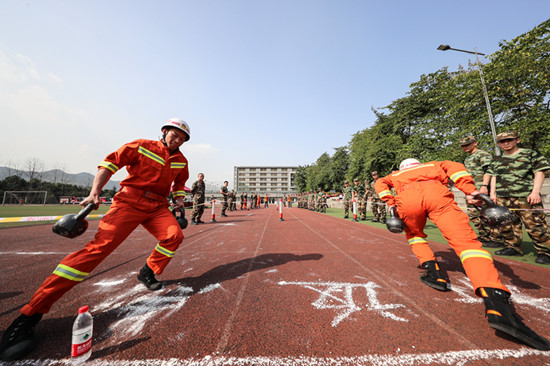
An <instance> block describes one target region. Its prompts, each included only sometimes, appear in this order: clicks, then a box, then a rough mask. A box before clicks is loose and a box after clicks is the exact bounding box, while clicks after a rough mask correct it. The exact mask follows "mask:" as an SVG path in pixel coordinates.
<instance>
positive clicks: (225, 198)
mask: <svg viewBox="0 0 550 366" xmlns="http://www.w3.org/2000/svg"><path fill="white" fill-rule="evenodd" d="M220 191H222V192H223V193H225V194H222V195H223V201H222V216H225V210H227V206H228V204H227V200H228V197H227V196H229V190H228V189H227V187H225V186H223V187H222V188H221V189H220Z"/></svg>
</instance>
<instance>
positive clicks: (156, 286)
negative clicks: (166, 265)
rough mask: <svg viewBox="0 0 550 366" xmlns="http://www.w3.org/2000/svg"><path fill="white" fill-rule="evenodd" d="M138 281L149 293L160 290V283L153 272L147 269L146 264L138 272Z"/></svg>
mask: <svg viewBox="0 0 550 366" xmlns="http://www.w3.org/2000/svg"><path fill="white" fill-rule="evenodd" d="M138 280H140V281H141V282H143V284H144V285H145V286H147V288H148V289H149V290H151V291H157V290H160V289H161V288H162V283H161V282H159V281H157V279H156V278H155V272H153V270H152V269H151V268H149V266H148V265H147V263H146V264H145V265H144V266H143V268H141V270H140V271H139V274H138Z"/></svg>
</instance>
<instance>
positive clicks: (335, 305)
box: [279, 281, 408, 327]
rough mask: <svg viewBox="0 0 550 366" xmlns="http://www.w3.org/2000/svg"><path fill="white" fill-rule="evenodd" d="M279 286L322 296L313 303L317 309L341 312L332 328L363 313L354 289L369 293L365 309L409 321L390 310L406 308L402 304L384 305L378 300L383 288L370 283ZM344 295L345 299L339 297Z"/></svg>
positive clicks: (288, 283) (310, 283)
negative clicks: (377, 290)
mask: <svg viewBox="0 0 550 366" xmlns="http://www.w3.org/2000/svg"><path fill="white" fill-rule="evenodd" d="M279 285H281V286H284V285H298V286H301V287H304V288H307V289H310V290H313V291H316V292H318V293H319V294H320V296H319V298H318V299H317V300H315V301H314V302H312V303H311V305H313V306H314V307H315V308H316V309H336V311H337V312H339V313H338V314H337V315H336V317H335V318H334V320H333V321H332V324H331V325H332V326H333V327H336V326H337V325H338V324H339V323H340V322H341V321H343V320H344V319H346V318H347V317H348V316H350V315H351V314H352V313H354V312H356V311H361V310H362V308H361V307H360V306H358V305H357V304H355V301H353V289H356V288H364V289H365V291H366V293H367V298H368V300H369V305H366V306H365V309H367V310H370V311H374V312H377V313H379V314H380V315H381V316H383V317H384V318H390V319H392V320H395V321H401V322H408V320H407V319H405V318H402V317H400V316H397V315H395V314H393V313H391V312H389V311H388V310H393V309H397V308H402V307H405V305H402V304H386V305H383V304H381V303H380V301H379V300H378V294H377V293H376V291H375V289H376V288H381V286H379V285H377V284H376V283H374V282H372V281H369V282H367V283H345V282H286V281H281V282H279ZM339 294H342V295H343V298H340V297H339V296H338V295H339Z"/></svg>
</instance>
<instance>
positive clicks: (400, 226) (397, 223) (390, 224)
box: [386, 206, 405, 234]
mask: <svg viewBox="0 0 550 366" xmlns="http://www.w3.org/2000/svg"><path fill="white" fill-rule="evenodd" d="M386 227H387V228H388V230H389V231H391V232H392V233H395V234H401V233H402V232H403V231H404V230H405V223H404V222H403V220H401V219H400V218H399V216H398V215H397V214H396V212H395V206H392V207H390V217H388V219H387V220H386Z"/></svg>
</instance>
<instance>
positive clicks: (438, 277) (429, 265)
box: [420, 261, 451, 291]
mask: <svg viewBox="0 0 550 366" xmlns="http://www.w3.org/2000/svg"><path fill="white" fill-rule="evenodd" d="M422 268H425V269H426V273H425V274H423V275H422V276H420V281H422V282H423V283H425V284H426V285H428V286H430V287H431V288H435V289H436V290H438V291H451V281H449V278H448V277H447V276H445V275H444V274H443V272H441V270H440V269H439V264H438V263H437V262H436V261H426V262H424V263H422Z"/></svg>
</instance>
